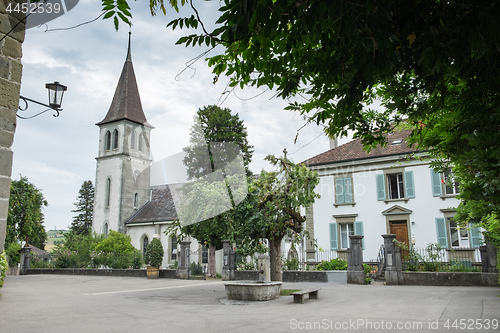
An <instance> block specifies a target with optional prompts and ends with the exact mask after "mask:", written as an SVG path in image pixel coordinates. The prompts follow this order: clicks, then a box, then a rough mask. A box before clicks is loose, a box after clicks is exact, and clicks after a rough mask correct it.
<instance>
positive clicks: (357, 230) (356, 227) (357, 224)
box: [354, 221, 365, 250]
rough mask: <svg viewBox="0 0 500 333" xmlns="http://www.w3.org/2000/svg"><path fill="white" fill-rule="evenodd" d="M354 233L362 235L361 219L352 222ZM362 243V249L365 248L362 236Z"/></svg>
mask: <svg viewBox="0 0 500 333" xmlns="http://www.w3.org/2000/svg"><path fill="white" fill-rule="evenodd" d="M354 234H355V235H356V236H364V235H365V234H364V232H363V222H361V221H356V222H354ZM362 244H363V250H364V249H365V239H364V238H363V241H362Z"/></svg>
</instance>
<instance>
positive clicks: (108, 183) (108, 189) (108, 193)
mask: <svg viewBox="0 0 500 333" xmlns="http://www.w3.org/2000/svg"><path fill="white" fill-rule="evenodd" d="M110 201H111V178H107V179H106V197H105V204H106V208H109V203H110Z"/></svg>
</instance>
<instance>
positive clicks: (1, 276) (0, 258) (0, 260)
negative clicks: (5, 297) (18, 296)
mask: <svg viewBox="0 0 500 333" xmlns="http://www.w3.org/2000/svg"><path fill="white" fill-rule="evenodd" d="M8 268H9V264H8V263H7V258H6V257H5V252H3V253H0V288H2V286H3V284H4V280H5V277H6V276H7V269H8Z"/></svg>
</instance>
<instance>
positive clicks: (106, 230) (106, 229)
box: [102, 223, 108, 237]
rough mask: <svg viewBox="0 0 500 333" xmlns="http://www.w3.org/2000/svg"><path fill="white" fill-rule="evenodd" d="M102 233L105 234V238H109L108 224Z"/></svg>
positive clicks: (105, 224)
mask: <svg viewBox="0 0 500 333" xmlns="http://www.w3.org/2000/svg"><path fill="white" fill-rule="evenodd" d="M102 233H103V234H104V236H105V237H108V224H107V223H104V225H103V226H102Z"/></svg>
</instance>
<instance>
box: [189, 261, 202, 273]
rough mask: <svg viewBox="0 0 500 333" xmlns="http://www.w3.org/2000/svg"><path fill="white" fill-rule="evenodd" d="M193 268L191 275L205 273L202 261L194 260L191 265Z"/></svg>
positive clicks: (191, 268) (190, 267)
mask: <svg viewBox="0 0 500 333" xmlns="http://www.w3.org/2000/svg"><path fill="white" fill-rule="evenodd" d="M189 269H190V270H191V275H203V267H202V266H201V265H200V263H195V262H194V261H193V262H192V263H191V264H190V265H189Z"/></svg>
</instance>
